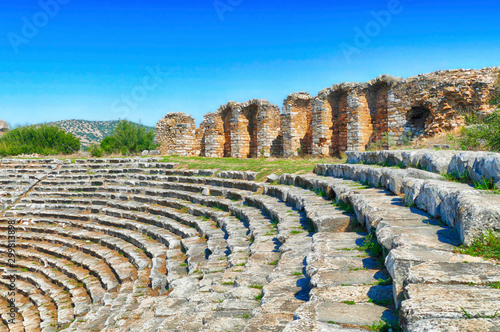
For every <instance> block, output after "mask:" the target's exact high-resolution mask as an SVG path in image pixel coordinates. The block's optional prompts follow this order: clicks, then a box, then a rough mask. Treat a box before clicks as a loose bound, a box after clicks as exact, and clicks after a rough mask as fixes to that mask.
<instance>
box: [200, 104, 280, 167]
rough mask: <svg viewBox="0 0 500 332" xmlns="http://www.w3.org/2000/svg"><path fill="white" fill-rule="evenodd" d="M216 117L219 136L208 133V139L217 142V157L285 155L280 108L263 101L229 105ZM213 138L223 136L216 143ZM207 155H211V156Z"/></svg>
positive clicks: (216, 133)
mask: <svg viewBox="0 0 500 332" xmlns="http://www.w3.org/2000/svg"><path fill="white" fill-rule="evenodd" d="M214 117H216V118H217V119H218V120H217V123H218V126H217V130H216V132H215V133H213V132H207V131H205V134H204V137H205V138H204V140H205V142H206V141H214V144H215V145H217V147H218V153H216V155H217V156H224V157H233V158H255V157H260V156H262V155H263V156H266V157H270V156H271V155H275V154H276V153H281V150H282V147H281V145H280V144H279V141H280V135H281V119H280V109H279V107H278V106H276V105H273V104H271V103H269V102H267V101H265V100H260V99H253V100H250V101H248V102H245V103H236V102H229V103H227V104H226V105H223V106H221V107H220V108H219V110H218V111H217V113H215V115H214ZM212 135H220V136H222V137H221V138H218V139H215V140H214V139H213V138H212V137H210V136H212ZM205 144H206V143H205ZM221 150H222V154H221V153H220V151H221ZM204 155H206V156H209V154H207V153H205V154H204ZM211 155H214V154H211Z"/></svg>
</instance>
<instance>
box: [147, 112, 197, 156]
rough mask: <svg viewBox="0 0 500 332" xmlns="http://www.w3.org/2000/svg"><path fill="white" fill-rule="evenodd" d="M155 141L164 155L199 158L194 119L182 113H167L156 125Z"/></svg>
mask: <svg viewBox="0 0 500 332" xmlns="http://www.w3.org/2000/svg"><path fill="white" fill-rule="evenodd" d="M156 140H157V141H158V142H160V144H161V146H160V150H161V153H162V154H164V155H179V156H199V155H200V141H199V140H198V139H197V138H196V124H195V122H194V118H193V117H192V116H189V115H187V114H184V113H169V114H167V115H166V116H165V117H163V118H162V119H161V120H160V121H159V122H158V124H157V125H156Z"/></svg>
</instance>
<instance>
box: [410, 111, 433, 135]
mask: <svg viewBox="0 0 500 332" xmlns="http://www.w3.org/2000/svg"><path fill="white" fill-rule="evenodd" d="M430 115H431V111H430V110H429V109H428V108H427V107H424V106H416V107H412V108H411V109H410V110H409V111H408V112H407V113H406V126H405V127H406V128H405V132H410V133H412V134H413V136H420V135H422V134H423V133H425V123H426V121H427V118H428V117H429V116H430Z"/></svg>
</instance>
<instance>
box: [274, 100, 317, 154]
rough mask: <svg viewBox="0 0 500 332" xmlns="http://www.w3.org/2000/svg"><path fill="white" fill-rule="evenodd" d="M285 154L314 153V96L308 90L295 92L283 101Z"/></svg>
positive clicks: (282, 120) (282, 118) (282, 119)
mask: <svg viewBox="0 0 500 332" xmlns="http://www.w3.org/2000/svg"><path fill="white" fill-rule="evenodd" d="M281 124H282V130H283V156H284V157H293V156H298V155H300V154H302V155H309V154H312V97H311V95H309V94H308V93H306V92H299V93H293V94H291V95H290V96H288V97H287V98H286V99H285V102H284V103H283V114H281Z"/></svg>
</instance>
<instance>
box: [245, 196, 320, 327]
mask: <svg viewBox="0 0 500 332" xmlns="http://www.w3.org/2000/svg"><path fill="white" fill-rule="evenodd" d="M245 202H246V203H247V204H248V205H250V206H254V207H258V208H259V209H261V210H262V211H263V212H264V214H266V215H268V216H269V217H270V218H271V220H274V221H275V222H276V223H277V230H278V234H277V239H278V240H279V241H280V242H281V244H282V245H281V246H280V248H279V251H280V253H281V255H280V257H279V260H277V261H275V262H271V263H270V264H275V266H276V267H275V269H274V270H273V271H272V272H271V273H270V274H269V276H268V277H267V281H268V284H266V285H265V286H264V287H263V293H262V295H263V296H262V300H261V305H260V306H259V307H257V308H256V309H254V310H253V313H252V317H251V319H250V320H249V321H248V323H247V324H246V326H245V329H244V331H253V330H255V329H257V328H259V329H260V328H263V327H265V328H271V326H272V328H275V329H276V328H284V327H285V326H286V324H288V323H289V322H291V321H292V320H293V314H294V312H295V310H296V309H297V308H298V307H299V306H300V305H301V304H303V303H304V302H305V301H307V300H308V299H309V290H310V288H309V278H308V277H307V276H305V275H304V274H303V273H302V271H303V270H304V269H305V265H304V261H305V257H306V256H307V255H308V254H309V252H310V251H311V246H312V239H311V237H310V236H309V231H310V224H311V223H310V221H309V220H307V218H306V217H305V216H304V215H301V214H300V213H299V212H298V211H296V210H293V208H292V207H290V206H287V205H286V204H285V202H284V201H281V200H279V199H277V198H274V197H269V196H266V195H252V196H248V197H246V198H245ZM304 227H305V228H304ZM297 272H298V273H297ZM276 323H279V325H276Z"/></svg>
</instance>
